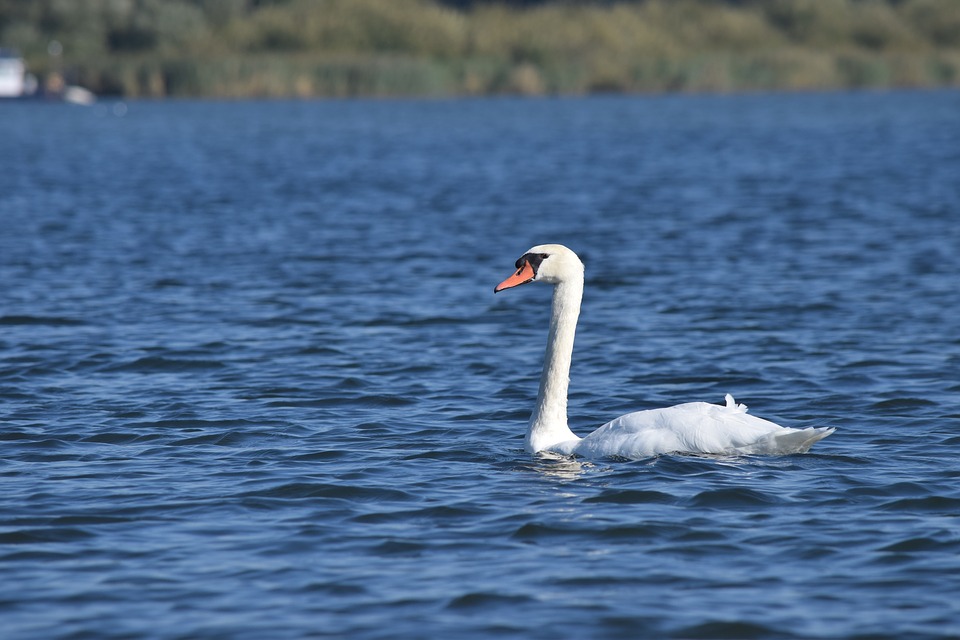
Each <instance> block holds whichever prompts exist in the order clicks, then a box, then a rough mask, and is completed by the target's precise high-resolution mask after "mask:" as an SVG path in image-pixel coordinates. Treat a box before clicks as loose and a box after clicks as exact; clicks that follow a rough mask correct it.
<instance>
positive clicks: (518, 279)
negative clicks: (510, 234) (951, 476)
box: [494, 244, 834, 458]
mask: <svg viewBox="0 0 960 640" xmlns="http://www.w3.org/2000/svg"><path fill="white" fill-rule="evenodd" d="M516 266H517V271H516V273H515V274H514V275H512V276H510V277H509V278H507V279H506V280H504V281H503V282H501V283H500V284H499V285H498V286H497V287H496V288H495V289H494V292H498V291H502V290H504V289H509V288H511V287H516V286H519V285H521V284H526V283H528V282H547V283H550V284H554V285H556V289H555V291H554V294H553V305H552V314H551V318H550V333H549V337H548V339H547V350H546V354H545V356H544V364H543V374H542V375H541V377H540V391H539V393H538V395H537V405H536V407H535V408H534V411H533V414H532V415H531V416H530V424H529V426H528V428H527V436H526V448H527V450H528V451H530V452H537V451H554V452H557V453H562V454H566V455H571V454H576V455H581V456H585V457H589V458H598V457H609V456H619V457H624V458H646V457H649V456H654V455H658V454H663V453H695V454H721V455H731V454H734V455H736V454H760V455H784V454H790V453H805V452H807V451H808V450H809V449H810V447H811V446H812V445H813V444H814V443H816V442H817V441H819V440H822V439H823V438H826V437H827V436H828V435H830V434H831V433H833V432H834V429H833V428H828V427H820V428H814V427H810V428H806V429H792V428H789V427H781V426H780V425H777V424H774V423H773V422H770V421H768V420H763V419H762V418H757V417H756V416H752V415H749V414H748V413H747V407H746V406H745V405H742V404H737V403H736V402H735V401H734V399H733V397H732V396H731V395H729V394H727V396H726V405H717V404H710V403H707V402H689V403H686V404H680V405H676V406H673V407H668V408H666V409H650V410H647V411H636V412H634V413H628V414H626V415H623V416H620V417H619V418H616V419H615V420H611V421H610V422H608V423H606V424H605V425H603V426H602V427H600V428H599V429H597V430H596V431H594V432H593V433H591V434H589V435H588V436H586V437H584V438H580V437H578V436H576V435H575V434H574V433H573V432H572V431H570V428H569V427H568V426H567V389H568V386H569V382H570V362H571V359H572V356H573V341H574V336H575V334H576V326H577V319H578V318H579V316H580V303H581V299H582V297H583V263H582V262H580V259H579V258H578V257H577V255H576V254H575V253H574V252H573V251H571V250H570V249H568V248H567V247H564V246H563V245H558V244H551V245H538V246H536V247H533V248H531V249H530V250H529V251H528V252H527V253H525V254H524V255H523V256H521V258H520V259H519V260H517V263H516Z"/></svg>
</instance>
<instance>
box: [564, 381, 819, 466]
mask: <svg viewBox="0 0 960 640" xmlns="http://www.w3.org/2000/svg"><path fill="white" fill-rule="evenodd" d="M833 431H834V430H833V429H830V428H819V429H818V428H809V429H791V428H788V427H781V426H779V425H777V424H774V423H773V422H770V421H769V420H764V419H762V418H757V417H756V416H752V415H749V414H748V413H747V408H746V407H745V406H744V405H738V404H736V403H734V402H733V398H730V397H729V396H728V399H727V405H726V406H721V405H716V404H710V403H707V402H690V403H687V404H680V405H676V406H674V407H668V408H666V409H651V410H648V411H636V412H634V413H628V414H627V415H624V416H620V417H619V418H617V419H615V420H611V421H610V422H608V423H607V424H605V425H603V426H602V427H600V428H599V429H597V430H596V431H594V432H593V433H591V434H590V435H588V436H587V437H585V438H584V439H583V440H581V441H580V442H579V443H577V444H576V448H575V450H574V452H575V453H578V454H581V455H585V456H589V457H603V456H622V457H626V458H645V457H649V456H653V455H658V454H661V453H705V454H766V455H783V454H789V453H804V452H806V451H807V450H808V449H809V448H810V447H811V446H812V445H813V444H814V443H815V442H817V441H818V440H821V439H823V438H825V437H827V436H828V435H830V434H831V433H833Z"/></svg>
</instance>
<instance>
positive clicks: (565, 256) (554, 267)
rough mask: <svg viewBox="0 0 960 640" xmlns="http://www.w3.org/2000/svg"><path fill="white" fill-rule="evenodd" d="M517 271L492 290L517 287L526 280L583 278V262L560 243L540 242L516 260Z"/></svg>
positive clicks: (557, 281)
mask: <svg viewBox="0 0 960 640" xmlns="http://www.w3.org/2000/svg"><path fill="white" fill-rule="evenodd" d="M516 267H517V271H516V273H514V274H513V275H512V276H510V277H509V278H507V279H506V280H504V281H503V282H501V283H500V284H498V285H497V286H496V287H495V288H494V290H493V292H494V293H498V292H500V291H503V290H504V289H510V288H511V287H518V286H520V285H521V284H527V283H528V282H546V283H549V284H559V283H561V282H567V281H569V280H574V279H580V280H583V263H582V262H580V258H578V257H577V254H575V253H574V252H573V251H571V250H570V249H567V248H566V247H565V246H563V245H562V244H540V245H537V246H535V247H531V248H530V249H529V250H528V251H527V252H526V253H525V254H523V255H522V256H520V258H519V259H518V260H517V264H516Z"/></svg>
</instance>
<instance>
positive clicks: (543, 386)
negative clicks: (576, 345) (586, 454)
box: [526, 276, 583, 452]
mask: <svg viewBox="0 0 960 640" xmlns="http://www.w3.org/2000/svg"><path fill="white" fill-rule="evenodd" d="M582 298H583V278H582V276H581V277H579V278H574V279H571V280H570V281H564V282H560V283H559V284H557V286H556V289H555V290H554V292H553V306H552V313H551V316H550V335H549V337H548V338H547V352H546V355H545V356H544V359H543V373H542V375H541V376H540V392H539V393H538V394H537V406H536V408H535V409H534V410H533V415H531V416H530V426H529V427H528V429H527V439H526V446H527V451H530V452H536V451H541V450H543V449H548V448H550V447H552V446H553V445H556V444H558V443H560V442H565V441H568V440H579V438H578V437H577V436H576V435H574V433H573V432H572V431H570V428H569V427H568V426H567V389H568V387H569V386H570V361H571V360H572V358H573V339H574V336H575V334H576V332H577V318H579V317H580V301H581V299H582Z"/></svg>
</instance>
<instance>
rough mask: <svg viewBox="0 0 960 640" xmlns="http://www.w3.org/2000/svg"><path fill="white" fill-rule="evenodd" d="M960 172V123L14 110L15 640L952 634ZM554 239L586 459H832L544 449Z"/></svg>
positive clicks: (641, 115) (531, 107)
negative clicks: (805, 429) (695, 417)
mask: <svg viewBox="0 0 960 640" xmlns="http://www.w3.org/2000/svg"><path fill="white" fill-rule="evenodd" d="M118 114H120V115H118ZM120 116H122V117H120ZM958 140H960V93H956V92H939V93H892V94H825V95H781V96H762V95H761V96H746V97H666V98H590V99H559V100H558V99H546V100H475V101H474V100H465V101H428V102H420V101H399V102H395V101H372V102H240V103H227V102H224V103H217V102H211V103H189V102H186V103H183V102H181V103H149V102H144V103H139V102H134V103H131V104H129V105H128V109H127V110H126V112H124V111H123V110H122V109H121V110H117V111H114V110H112V109H111V108H110V105H106V106H99V107H94V108H91V109H78V108H68V107H64V106H62V105H47V104H7V105H0V141H2V153H0V217H2V229H0V283H2V295H0V301H2V308H0V440H2V442H0V447H2V456H0V570H2V577H3V579H2V580H0V626H2V628H3V636H4V637H5V638H44V639H47V638H86V637H96V638H121V637H124V638H126V637H129V638H133V637H136V638H149V637H156V638H207V637H212V638H250V639H253V638H300V637H337V638H397V637H414V638H490V637H525V638H551V639H554V638H569V637H580V638H603V637H624V638H636V637H684V638H700V637H736V638H743V637H782V638H813V637H823V638H838V637H875V638H904V637H950V636H953V637H956V636H960V403H958V398H960V321H958V317H960V144H958ZM541 242H562V243H565V244H568V245H569V246H571V247H572V248H574V249H575V250H577V251H579V252H580V253H581V255H582V256H583V258H584V261H585V262H586V265H587V284H586V294H585V299H584V307H583V314H582V317H581V324H580V328H579V332H578V342H577V347H576V352H575V357H574V365H573V371H572V385H571V400H570V406H571V425H572V427H573V428H574V430H575V431H578V432H580V433H586V432H588V431H589V430H591V429H592V428H594V427H596V426H599V425H600V424H601V423H603V422H605V421H606V420H608V419H611V418H613V417H616V416H618V415H620V414H622V413H625V412H627V411H630V410H635V409H644V408H653V407H658V406H665V405H669V404H676V403H680V402H686V401H691V400H708V401H712V402H718V403H719V402H722V401H723V394H724V393H726V392H730V393H733V394H734V395H735V396H736V397H737V400H738V401H741V402H744V403H746V404H748V405H749V406H750V407H751V411H753V412H754V413H756V414H757V415H760V416H762V417H766V418H769V419H773V420H776V421H778V422H781V423H783V424H787V425H793V426H824V425H830V426H835V427H837V432H836V433H835V434H834V435H833V436H831V437H830V438H828V439H827V440H824V441H823V442H821V443H819V444H818V445H816V447H815V448H814V450H813V452H811V453H810V454H808V455H801V456H789V457H783V458H765V457H749V458H727V459H711V458H697V457H684V456H662V457H659V458H655V459H648V460H640V461H625V460H595V461H584V460H567V459H549V458H537V457H534V456H531V455H529V454H527V453H525V452H524V451H523V449H522V445H523V440H522V436H523V430H524V427H525V422H526V419H527V417H528V415H529V411H530V409H531V408H532V405H533V401H534V398H535V395H536V385H537V378H538V376H539V372H540V364H541V357H542V350H543V345H544V342H545V335H546V322H547V318H548V301H549V295H550V290H549V288H548V287H546V286H544V287H536V286H530V287H523V288H521V289H517V290H513V291H507V292H504V293H502V294H499V295H497V296H496V297H494V295H493V293H492V288H493V286H494V285H495V284H496V283H497V282H499V281H500V280H502V279H503V278H505V277H506V276H507V275H508V274H509V273H510V271H511V270H512V268H513V262H514V260H516V258H517V257H518V256H519V255H520V254H521V253H523V252H524V251H525V250H526V249H527V248H529V247H530V246H531V245H534V244H538V243H541Z"/></svg>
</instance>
